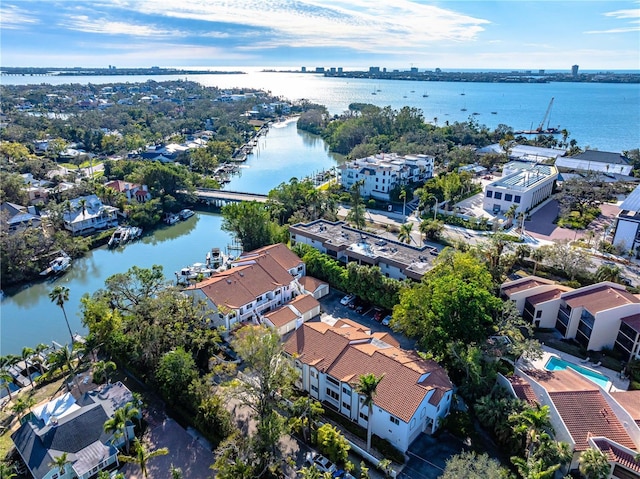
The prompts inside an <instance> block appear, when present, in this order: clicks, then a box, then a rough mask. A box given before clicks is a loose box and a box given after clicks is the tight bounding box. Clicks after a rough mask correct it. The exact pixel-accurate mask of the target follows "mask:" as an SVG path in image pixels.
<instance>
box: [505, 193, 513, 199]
mask: <svg viewBox="0 0 640 479" xmlns="http://www.w3.org/2000/svg"><path fill="white" fill-rule="evenodd" d="M504 200H505V201H511V200H513V195H512V194H511V193H505V194H504Z"/></svg>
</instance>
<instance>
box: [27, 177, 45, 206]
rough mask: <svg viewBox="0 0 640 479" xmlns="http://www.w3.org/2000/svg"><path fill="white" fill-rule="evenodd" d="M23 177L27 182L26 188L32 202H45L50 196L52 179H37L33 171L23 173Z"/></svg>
mask: <svg viewBox="0 0 640 479" xmlns="http://www.w3.org/2000/svg"><path fill="white" fill-rule="evenodd" d="M22 178H23V179H24V183H25V185H26V186H25V190H26V192H27V194H28V195H29V202H30V203H32V204H33V203H38V202H45V201H47V199H48V198H49V190H48V188H49V186H50V185H51V182H50V181H46V180H36V179H35V178H34V177H33V175H32V174H31V173H23V174H22Z"/></svg>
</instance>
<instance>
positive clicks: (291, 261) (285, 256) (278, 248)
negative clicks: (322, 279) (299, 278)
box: [236, 243, 303, 270]
mask: <svg viewBox="0 0 640 479" xmlns="http://www.w3.org/2000/svg"><path fill="white" fill-rule="evenodd" d="M263 256H270V257H271V258H273V259H274V260H275V261H276V262H277V263H278V264H279V265H280V266H282V267H283V268H284V269H286V270H290V269H293V268H297V267H298V266H300V265H301V264H303V261H302V260H301V259H300V258H299V257H298V255H297V254H295V253H294V252H293V251H291V250H290V249H289V248H287V246H286V245H285V244H283V243H278V244H272V245H269V246H264V247H262V248H258V249H256V250H253V251H248V252H246V253H242V255H240V257H239V258H238V259H237V260H236V261H238V262H241V261H243V260H248V259H257V258H259V257H263Z"/></svg>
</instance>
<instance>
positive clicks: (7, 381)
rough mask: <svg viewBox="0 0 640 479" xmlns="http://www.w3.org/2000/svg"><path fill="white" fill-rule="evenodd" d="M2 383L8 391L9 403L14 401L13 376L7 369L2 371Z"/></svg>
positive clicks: (0, 370) (0, 371) (0, 372)
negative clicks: (12, 394)
mask: <svg viewBox="0 0 640 479" xmlns="http://www.w3.org/2000/svg"><path fill="white" fill-rule="evenodd" d="M0 382H2V385H3V386H4V388H5V389H6V390H7V395H8V396H9V401H11V400H12V399H13V397H12V396H11V383H13V376H12V375H11V374H10V373H9V371H7V370H6V369H4V368H2V369H0Z"/></svg>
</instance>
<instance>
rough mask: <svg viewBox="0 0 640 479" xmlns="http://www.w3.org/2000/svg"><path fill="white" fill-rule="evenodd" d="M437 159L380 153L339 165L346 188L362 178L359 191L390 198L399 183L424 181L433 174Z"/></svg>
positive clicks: (364, 194)
mask: <svg viewBox="0 0 640 479" xmlns="http://www.w3.org/2000/svg"><path fill="white" fill-rule="evenodd" d="M434 162H435V158H434V157H433V156H429V155H405V156H399V155H397V154H396V153H387V154H385V153H381V154H379V155H374V156H368V157H366V158H359V159H357V160H353V161H349V162H347V163H345V164H343V165H341V166H340V169H341V170H342V174H341V180H340V181H341V183H342V186H343V187H344V188H345V189H349V188H351V187H352V186H353V185H354V184H355V183H356V182H358V181H361V180H362V181H363V182H364V184H363V185H362V187H361V188H360V194H362V196H364V197H371V198H375V199H378V200H384V201H389V193H390V192H391V191H392V190H393V189H394V188H395V187H396V186H399V185H406V184H408V183H419V182H424V181H426V180H428V179H429V178H431V177H432V176H433V165H434Z"/></svg>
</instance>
